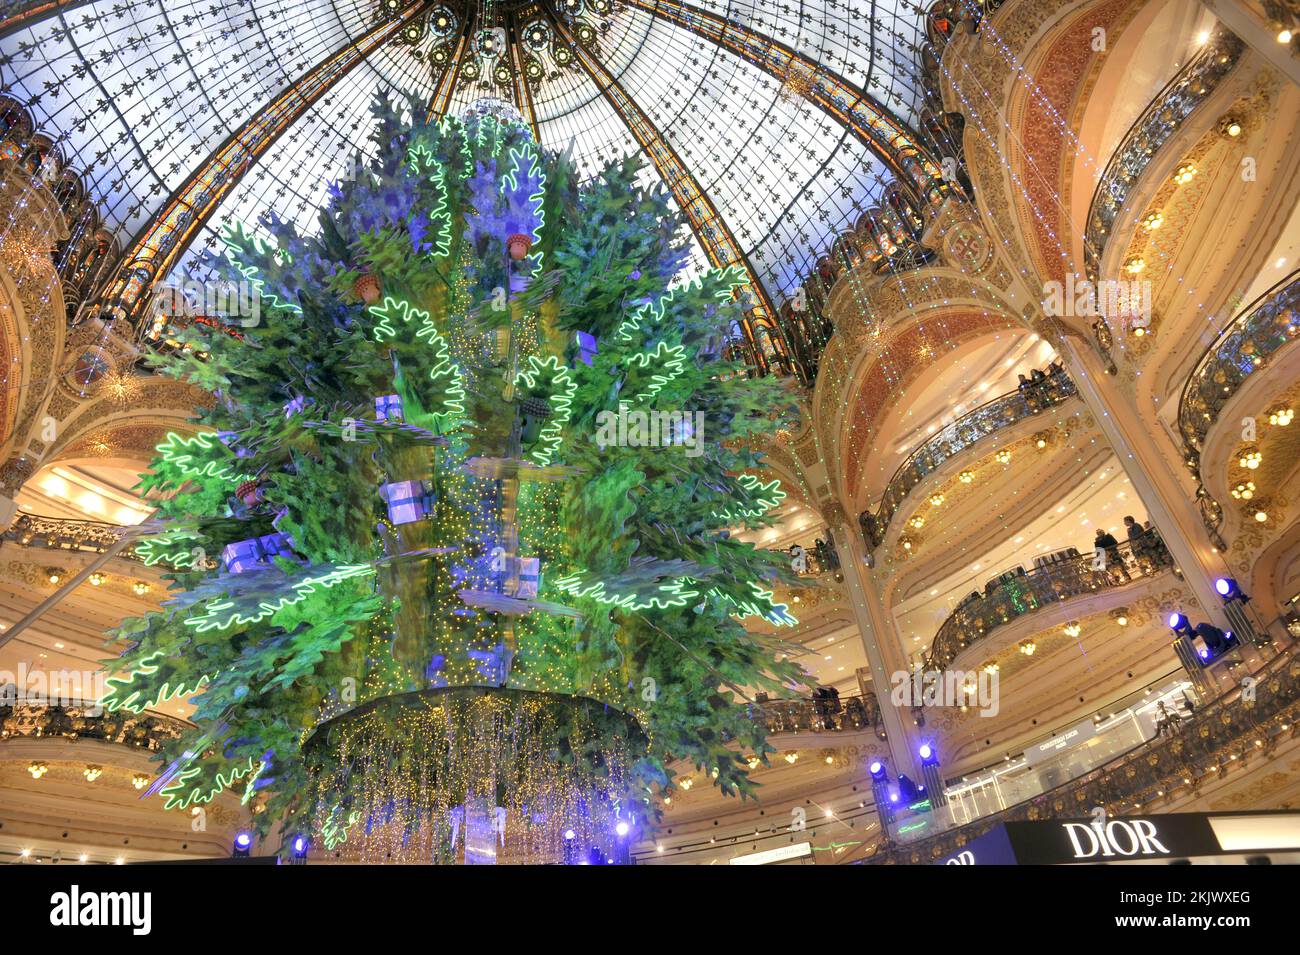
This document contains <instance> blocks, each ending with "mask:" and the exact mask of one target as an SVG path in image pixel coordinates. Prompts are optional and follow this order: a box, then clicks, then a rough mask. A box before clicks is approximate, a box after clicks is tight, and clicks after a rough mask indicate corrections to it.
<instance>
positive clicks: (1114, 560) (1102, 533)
mask: <svg viewBox="0 0 1300 955" xmlns="http://www.w3.org/2000/svg"><path fill="white" fill-rule="evenodd" d="M1092 546H1093V554H1094V555H1096V554H1097V552H1098V551H1101V552H1103V553H1104V554H1105V556H1106V570H1110V569H1111V568H1112V567H1113V568H1115V570H1116V571H1117V572H1118V573H1119V574H1120V575H1121V576H1122V577H1123V578H1124V579H1125V580H1127V579H1128V571H1127V570H1125V569H1124V558H1123V557H1121V556H1120V552H1119V541H1117V540H1116V539H1115V535H1114V534H1112V533H1111V532H1110V531H1108V530H1106V529H1105V528H1104V527H1099V528H1097V538H1096V540H1094V541H1093V542H1092ZM1095 566H1096V565H1095V564H1094V567H1095Z"/></svg>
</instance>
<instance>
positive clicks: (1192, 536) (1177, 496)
mask: <svg viewBox="0 0 1300 955" xmlns="http://www.w3.org/2000/svg"><path fill="white" fill-rule="evenodd" d="M1062 337H1063V339H1064V340H1063V341H1062V342H1061V343H1060V344H1061V346H1062V349H1061V358H1062V359H1063V360H1064V361H1065V363H1066V366H1067V367H1068V368H1069V370H1070V374H1071V376H1072V377H1073V378H1074V382H1075V384H1076V385H1077V386H1078V389H1079V395H1080V396H1081V397H1082V398H1083V400H1084V401H1085V402H1086V403H1087V405H1088V408H1089V409H1090V410H1091V411H1092V413H1093V414H1094V415H1095V416H1096V418H1097V422H1098V424H1099V426H1100V427H1101V430H1102V433H1103V434H1105V436H1106V440H1107V441H1109V442H1110V446H1111V448H1112V449H1113V450H1114V451H1115V455H1116V457H1118V458H1119V462H1120V466H1121V467H1123V468H1124V473H1125V474H1126V475H1127V476H1128V479H1129V480H1130V481H1131V482H1132V484H1133V490H1134V491H1135V492H1137V495H1138V497H1139V498H1141V500H1142V503H1143V504H1144V505H1145V506H1146V509H1147V513H1148V514H1149V515H1150V517H1151V522H1152V524H1153V525H1154V526H1155V528H1156V529H1157V530H1158V531H1159V532H1160V536H1161V537H1162V538H1163V539H1164V542H1165V546H1166V547H1168V548H1169V553H1170V554H1172V555H1173V558H1174V563H1175V564H1176V566H1177V567H1178V568H1179V569H1180V570H1181V571H1182V574H1183V578H1184V579H1185V580H1186V582H1187V585H1188V587H1190V588H1191V591H1192V593H1193V594H1194V595H1195V596H1196V599H1197V601H1198V602H1199V603H1200V611H1199V613H1200V615H1201V616H1203V617H1206V618H1208V619H1209V621H1210V622H1211V623H1213V624H1214V625H1215V626H1216V627H1221V628H1223V629H1226V630H1230V629H1232V624H1231V623H1230V622H1229V621H1228V618H1227V616H1226V615H1225V614H1224V612H1223V601H1222V600H1221V599H1219V595H1218V594H1217V593H1216V592H1215V590H1214V580H1215V578H1216V577H1219V576H1222V575H1225V574H1226V573H1227V566H1226V564H1225V563H1224V560H1223V557H1222V555H1221V554H1219V553H1218V552H1217V550H1216V549H1215V547H1214V546H1213V545H1212V544H1211V542H1210V539H1209V535H1208V534H1207V533H1206V529H1205V525H1204V523H1203V522H1202V520H1201V516H1200V512H1199V510H1198V509H1197V506H1196V502H1195V501H1194V500H1193V499H1192V495H1191V493H1189V492H1188V490H1187V489H1186V487H1184V486H1183V484H1182V483H1181V482H1180V481H1179V479H1178V475H1176V474H1174V473H1173V472H1172V470H1171V469H1170V466H1169V462H1168V460H1167V459H1166V457H1165V455H1163V454H1162V453H1161V450H1160V447H1159V446H1158V443H1157V441H1156V440H1155V439H1156V436H1155V435H1153V434H1151V429H1150V427H1149V426H1148V425H1147V424H1145V423H1144V422H1143V421H1141V420H1140V419H1139V418H1138V416H1137V412H1136V411H1135V410H1134V408H1133V407H1132V406H1131V405H1130V404H1129V403H1128V402H1127V401H1126V400H1125V399H1124V397H1123V396H1121V395H1120V394H1118V393H1117V391H1118V389H1117V387H1114V386H1112V383H1114V382H1115V379H1113V378H1111V377H1110V376H1108V375H1106V374H1105V372H1104V371H1103V369H1102V367H1101V361H1100V359H1099V358H1098V357H1097V355H1096V354H1095V353H1094V352H1093V351H1092V349H1090V348H1088V347H1086V346H1084V345H1082V344H1080V342H1079V341H1078V340H1077V339H1076V338H1075V337H1073V336H1062ZM1188 616H1189V617H1195V616H1196V614H1195V613H1189V614H1188Z"/></svg>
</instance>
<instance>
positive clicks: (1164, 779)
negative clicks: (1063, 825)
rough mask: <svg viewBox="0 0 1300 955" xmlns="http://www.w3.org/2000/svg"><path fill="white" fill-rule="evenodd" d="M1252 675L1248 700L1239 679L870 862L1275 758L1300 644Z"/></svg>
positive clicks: (1291, 728) (1299, 717)
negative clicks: (1101, 753)
mask: <svg viewBox="0 0 1300 955" xmlns="http://www.w3.org/2000/svg"><path fill="white" fill-rule="evenodd" d="M1255 676H1256V680H1255V681H1254V682H1253V683H1251V684H1250V687H1251V692H1252V693H1253V695H1254V699H1253V700H1251V699H1244V698H1243V696H1242V692H1243V691H1242V685H1240V684H1233V686H1232V687H1231V689H1229V690H1228V691H1227V692H1226V693H1224V694H1223V695H1222V696H1220V697H1218V698H1217V699H1215V700H1213V701H1212V702H1210V703H1209V704H1208V705H1206V706H1202V707H1200V708H1199V709H1197V710H1196V712H1194V713H1193V714H1191V715H1190V716H1188V717H1185V718H1184V719H1183V720H1182V722H1181V723H1180V724H1179V725H1178V726H1177V728H1176V729H1175V731H1174V732H1171V733H1167V734H1161V735H1158V736H1157V737H1156V738H1155V739H1154V740H1151V741H1150V742H1148V743H1146V744H1144V745H1142V746H1139V747H1137V748H1136V749H1133V750H1131V751H1130V752H1128V753H1126V754H1124V755H1123V756H1121V757H1119V758H1117V759H1114V760H1111V761H1110V762H1108V763H1106V764H1105V765H1103V766H1100V767H1098V768H1097V769H1095V770H1093V771H1092V772H1090V773H1087V774H1086V775H1083V776H1080V777H1078V778H1076V779H1073V780H1071V781H1070V782H1068V783H1066V784H1065V785H1062V786H1058V787H1057V788H1055V789H1052V790H1049V791H1048V792H1046V793H1043V794H1042V795H1040V796H1035V797H1033V798H1031V799H1028V800H1025V801H1023V802H1020V803H1017V804H1016V805H1014V806H1012V807H1010V808H1009V809H1006V810H1004V811H1002V812H999V813H996V814H994V815H990V816H984V817H982V818H981V819H980V820H979V821H978V822H975V823H971V824H970V825H966V826H962V827H960V828H954V829H949V830H947V831H944V832H941V833H939V834H937V835H934V836H932V837H930V838H927V839H924V840H920V841H917V842H914V843H911V844H908V845H903V846H900V845H884V846H881V847H880V850H879V851H878V852H877V853H876V854H875V855H873V856H872V857H871V861H873V862H877V861H879V862H894V863H902V864H912V865H921V864H926V863H932V862H934V861H936V860H938V859H941V858H943V857H944V856H947V855H950V854H952V853H953V852H956V851H957V850H958V849H960V848H961V847H962V846H964V845H965V844H966V843H968V842H970V841H971V840H972V839H974V838H976V837H977V836H979V835H982V834H983V833H985V832H987V831H988V830H990V829H992V828H993V827H994V826H996V825H997V824H998V823H1001V822H1007V821H1010V820H1016V819H1052V818H1073V817H1078V816H1082V815H1086V813H1087V812H1088V811H1089V810H1090V809H1091V808H1092V807H1093V806H1148V805H1150V804H1151V803H1153V802H1155V801H1156V800H1158V799H1162V798H1163V799H1169V798H1172V796H1173V794H1174V793H1175V792H1177V791H1178V790H1181V789H1185V788H1186V787H1189V786H1197V785H1200V784H1201V782H1202V781H1203V780H1206V779H1209V780H1211V781H1212V780H1214V779H1215V778H1217V777H1219V776H1220V775H1221V774H1222V772H1223V770H1225V769H1226V768H1227V767H1228V766H1229V765H1232V766H1233V767H1234V768H1239V767H1242V766H1244V765H1246V764H1247V763H1248V761H1249V760H1250V759H1251V758H1252V757H1262V758H1265V759H1268V758H1272V755H1273V750H1274V749H1275V748H1276V747H1277V746H1278V745H1279V743H1281V742H1283V741H1286V740H1289V739H1294V738H1295V737H1296V736H1298V735H1300V648H1297V647H1296V646H1292V647H1291V648H1290V649H1289V650H1288V651H1287V652H1285V653H1282V654H1279V655H1278V656H1276V657H1274V658H1273V659H1272V660H1271V661H1269V663H1268V664H1267V665H1266V666H1265V667H1264V668H1263V669H1262V670H1261V671H1259V672H1258V673H1256V674H1255Z"/></svg>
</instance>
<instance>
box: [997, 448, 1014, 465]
mask: <svg viewBox="0 0 1300 955" xmlns="http://www.w3.org/2000/svg"><path fill="white" fill-rule="evenodd" d="M993 457H995V458H996V459H997V461H998V463H999V464H1006V463H1007V462H1008V461H1010V460H1011V451H1010V450H1009V449H1007V448H1003V449H1002V450H1001V451H999V452H998V453H997V454H995V455H993Z"/></svg>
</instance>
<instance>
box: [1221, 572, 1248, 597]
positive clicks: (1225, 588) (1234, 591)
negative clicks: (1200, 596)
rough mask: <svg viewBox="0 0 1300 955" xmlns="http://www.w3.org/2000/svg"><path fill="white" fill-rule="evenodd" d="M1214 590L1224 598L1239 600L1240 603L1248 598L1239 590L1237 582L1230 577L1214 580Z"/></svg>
mask: <svg viewBox="0 0 1300 955" xmlns="http://www.w3.org/2000/svg"><path fill="white" fill-rule="evenodd" d="M1214 590H1215V592H1216V593H1218V595H1219V596H1220V597H1222V598H1223V599H1224V600H1240V601H1241V602H1242V603H1246V602H1247V601H1248V600H1250V598H1249V597H1247V596H1246V595H1245V594H1244V593H1242V592H1241V587H1239V586H1238V585H1237V582H1236V581H1235V580H1233V579H1232V578H1231V577H1220V578H1219V579H1218V580H1216V581H1215V582H1214Z"/></svg>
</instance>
